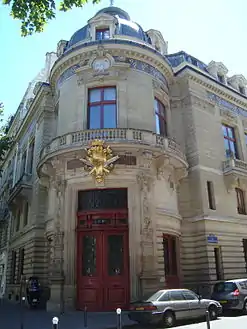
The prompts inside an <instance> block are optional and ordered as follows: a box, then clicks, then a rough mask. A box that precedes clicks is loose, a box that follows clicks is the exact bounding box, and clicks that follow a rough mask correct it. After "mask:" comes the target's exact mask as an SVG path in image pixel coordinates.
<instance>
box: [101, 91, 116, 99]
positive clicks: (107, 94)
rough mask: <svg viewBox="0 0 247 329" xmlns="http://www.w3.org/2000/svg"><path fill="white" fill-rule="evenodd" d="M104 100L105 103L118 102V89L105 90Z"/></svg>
mask: <svg viewBox="0 0 247 329" xmlns="http://www.w3.org/2000/svg"><path fill="white" fill-rule="evenodd" d="M104 100H105V101H114V100H116V88H105V89H104Z"/></svg>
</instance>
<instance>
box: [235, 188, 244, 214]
mask: <svg viewBox="0 0 247 329" xmlns="http://www.w3.org/2000/svg"><path fill="white" fill-rule="evenodd" d="M235 191H236V197H237V210H238V213H239V214H241V215H246V209H245V193H244V191H243V190H241V189H240V188H235Z"/></svg>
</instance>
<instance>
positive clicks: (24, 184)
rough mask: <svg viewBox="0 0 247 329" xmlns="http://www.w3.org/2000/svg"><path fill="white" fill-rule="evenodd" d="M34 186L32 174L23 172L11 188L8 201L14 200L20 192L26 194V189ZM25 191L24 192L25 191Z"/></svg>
mask: <svg viewBox="0 0 247 329" xmlns="http://www.w3.org/2000/svg"><path fill="white" fill-rule="evenodd" d="M31 188H32V175H31V174H26V173H23V174H22V175H21V177H20V178H19V179H18V181H17V182H16V183H15V184H14V186H13V187H12V188H11V190H10V193H9V199H8V202H10V201H11V200H13V199H14V198H15V197H16V196H17V195H18V194H19V193H22V194H23V196H26V193H25V192H26V190H30V189H31ZM23 191H24V193H23Z"/></svg>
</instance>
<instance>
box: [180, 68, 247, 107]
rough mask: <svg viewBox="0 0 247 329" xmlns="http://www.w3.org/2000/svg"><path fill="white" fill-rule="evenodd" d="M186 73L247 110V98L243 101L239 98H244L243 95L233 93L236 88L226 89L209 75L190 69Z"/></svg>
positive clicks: (208, 88)
mask: <svg viewBox="0 0 247 329" xmlns="http://www.w3.org/2000/svg"><path fill="white" fill-rule="evenodd" d="M186 73H187V75H188V78H189V79H190V80H192V81H194V82H196V83H198V84H200V85H202V86H203V87H205V88H206V89H207V90H209V91H212V92H213V93H215V94H217V96H219V97H224V98H225V99H226V100H229V101H230V102H231V103H233V105H236V106H238V105H240V106H243V107H245V108H246V111H247V100H245V101H243V100H241V99H239V98H242V97H241V96H239V98H237V97H235V95H233V93H234V89H233V90H231V91H228V90H224V87H222V86H219V85H217V84H216V83H214V82H211V81H210V80H208V79H207V76H201V75H199V74H197V73H194V72H192V71H189V70H188V71H187V72H186ZM242 99H243V98H242ZM234 103H236V104H234Z"/></svg>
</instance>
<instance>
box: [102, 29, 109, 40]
mask: <svg viewBox="0 0 247 329" xmlns="http://www.w3.org/2000/svg"><path fill="white" fill-rule="evenodd" d="M109 38H110V30H105V31H104V32H103V39H109Z"/></svg>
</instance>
